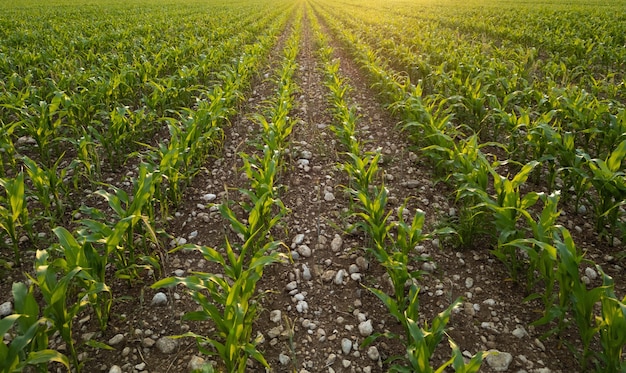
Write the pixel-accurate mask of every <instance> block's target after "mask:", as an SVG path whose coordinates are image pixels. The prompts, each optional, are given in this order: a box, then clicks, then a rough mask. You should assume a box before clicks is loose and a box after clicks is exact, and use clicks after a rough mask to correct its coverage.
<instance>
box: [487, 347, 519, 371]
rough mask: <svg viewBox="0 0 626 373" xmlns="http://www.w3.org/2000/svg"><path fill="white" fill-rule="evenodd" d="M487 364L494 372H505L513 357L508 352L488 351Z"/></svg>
mask: <svg viewBox="0 0 626 373" xmlns="http://www.w3.org/2000/svg"><path fill="white" fill-rule="evenodd" d="M485 360H487V364H488V365H489V366H490V367H491V368H492V369H493V370H494V371H496V372H505V371H506V370H507V369H509V364H511V361H513V356H512V355H511V354H510V353H508V352H501V351H498V350H489V353H488V355H487V357H486V358H485Z"/></svg>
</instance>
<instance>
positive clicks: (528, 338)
mask: <svg viewBox="0 0 626 373" xmlns="http://www.w3.org/2000/svg"><path fill="white" fill-rule="evenodd" d="M312 17H317V15H316V14H315V13H311V12H305V16H304V18H303V21H302V37H301V42H300V43H301V44H300V53H299V55H298V58H297V63H298V66H299V68H298V71H297V73H296V77H295V79H296V83H297V85H298V86H299V89H300V91H299V93H298V94H297V98H296V107H295V109H294V113H293V116H294V117H295V118H297V124H296V126H295V128H294V132H293V134H292V136H291V138H290V143H291V148H290V154H291V155H292V157H291V159H290V160H289V164H288V166H287V167H286V171H285V172H284V173H282V174H281V175H280V178H279V181H278V183H277V184H279V185H282V187H281V198H282V200H283V202H284V203H285V205H286V206H287V207H288V208H289V209H290V213H289V214H288V215H287V216H286V217H285V218H284V220H283V223H282V228H283V229H282V230H281V231H277V232H275V234H276V238H279V239H282V240H283V241H284V243H285V244H286V246H288V247H291V249H296V248H297V247H298V246H299V245H302V244H304V245H307V246H308V247H309V248H310V249H311V254H310V256H302V255H300V257H299V258H298V259H294V260H293V261H289V262H286V263H282V264H278V265H273V266H271V267H269V268H267V269H266V271H265V273H264V275H263V277H262V279H261V281H260V282H259V283H258V284H257V288H258V290H259V294H260V295H261V296H260V298H259V302H260V305H261V312H260V314H259V317H258V320H257V321H256V323H255V324H254V334H257V333H261V334H263V336H264V339H265V341H264V342H263V343H262V344H261V345H260V347H259V349H260V350H261V351H262V352H263V355H264V356H265V358H266V359H267V361H268V362H269V364H270V365H271V367H272V368H271V371H273V372H294V371H297V372H304V371H308V372H331V371H335V372H367V371H370V372H384V371H387V370H388V368H389V364H388V363H387V362H385V360H386V359H387V358H389V357H392V356H396V355H400V356H402V355H403V354H404V351H403V347H402V345H401V344H400V343H399V342H398V341H396V340H390V339H385V338H379V339H377V340H376V341H375V342H373V343H372V345H371V346H375V347H376V349H377V350H378V352H379V355H380V357H379V358H377V359H375V360H372V359H371V358H370V357H369V356H368V353H367V351H368V347H361V348H353V349H352V350H351V351H350V352H349V353H348V354H344V353H343V352H342V347H341V344H342V340H343V339H349V340H350V341H351V342H353V344H354V345H358V344H360V343H361V342H363V340H364V338H363V337H362V336H361V335H360V333H359V330H358V325H359V323H360V321H361V320H362V318H363V317H365V319H367V320H372V323H373V327H374V331H375V332H384V331H390V332H395V333H402V331H401V328H400V326H399V325H398V323H397V322H396V321H395V320H394V318H393V317H392V316H391V315H390V314H389V312H388V311H387V309H386V308H385V307H384V305H383V304H382V303H381V302H380V301H379V300H378V299H377V298H376V297H375V296H374V295H373V294H372V293H371V292H369V291H368V290H367V289H366V287H381V288H385V286H387V285H386V280H385V278H384V275H383V274H384V273H385V271H384V269H383V268H382V267H381V266H380V265H378V264H377V263H376V261H375V259H374V258H372V257H370V256H368V255H367V254H366V252H365V250H364V248H365V247H367V245H368V240H367V238H366V237H364V236H363V235H362V234H348V233H346V230H345V229H344V228H346V227H347V226H348V224H349V223H350V218H349V217H348V216H347V211H348V209H349V206H350V200H349V198H348V197H347V196H346V195H345V193H344V188H345V185H347V182H348V180H347V177H346V175H345V173H343V172H342V171H341V170H340V169H339V168H338V167H337V164H338V163H339V162H341V160H342V159H343V158H342V157H343V156H344V155H343V154H342V151H343V150H342V149H341V147H340V144H339V143H338V141H336V139H335V137H334V136H335V135H334V134H333V132H332V131H331V130H330V125H331V124H333V119H332V115H331V112H330V105H329V103H328V100H327V94H328V91H327V89H326V87H325V86H324V84H323V79H324V75H323V73H322V71H321V65H320V64H321V62H320V60H319V58H318V56H317V54H316V46H315V43H314V35H313V34H312V30H311V26H310V18H312ZM320 23H321V24H322V30H323V32H324V33H325V34H326V35H327V36H328V37H329V40H330V41H331V45H332V47H333V48H334V57H335V58H338V59H339V60H340V61H341V69H340V74H341V76H343V77H344V78H346V79H347V82H349V84H350V86H351V87H352V90H351V92H350V93H349V101H350V104H351V105H355V106H356V107H357V108H358V113H359V116H360V118H359V128H358V131H359V136H360V139H361V140H363V141H365V142H366V148H367V149H376V148H381V149H382V151H383V154H384V163H383V165H382V166H381V168H382V169H383V174H384V175H385V176H384V177H385V180H384V183H385V186H386V187H387V188H388V190H389V193H390V196H391V206H390V207H391V208H394V209H397V208H398V207H400V205H401V204H402V203H403V202H404V201H407V208H408V210H409V211H415V209H421V210H423V211H424V212H425V213H426V217H427V230H433V229H435V228H437V227H439V226H441V225H442V224H443V223H444V222H446V221H450V220H454V219H455V218H456V206H455V205H454V190H452V189H451V188H449V187H448V186H447V185H446V184H445V183H443V182H440V180H438V179H437V177H435V176H434V172H433V169H432V166H431V165H430V164H429V162H428V161H427V160H425V159H423V158H422V157H421V156H420V154H419V152H418V151H417V150H415V149H414V144H412V143H411V142H410V141H409V139H408V136H407V135H406V133H403V131H402V130H401V129H399V128H398V126H397V124H398V123H399V122H400V118H396V117H394V116H393V115H392V114H390V112H389V111H387V110H386V109H385V107H384V103H382V102H381V101H380V99H379V96H378V94H377V92H376V91H375V90H374V89H372V88H370V86H369V82H368V80H367V78H366V76H365V74H364V73H363V72H362V71H361V70H360V69H359V67H358V66H357V65H356V64H355V62H354V61H353V60H352V59H351V57H350V55H349V54H348V53H347V52H346V50H345V49H344V47H343V46H342V45H341V44H340V43H339V42H337V41H336V40H335V38H334V36H333V35H332V33H331V32H330V31H329V30H328V29H327V28H326V27H324V24H323V22H322V20H321V19H320ZM290 29H291V28H290V27H286V28H285V32H284V35H282V37H281V38H280V39H279V40H278V42H277V44H276V47H275V48H274V51H273V52H272V53H271V54H270V57H269V60H268V61H267V63H266V66H265V68H264V69H263V70H262V71H261V72H260V73H259V76H258V77H257V78H256V79H255V81H254V83H253V84H252V88H251V89H250V90H249V91H248V92H247V93H246V100H245V101H244V103H243V104H242V106H241V107H240V109H239V111H238V112H239V114H238V115H237V116H236V117H235V118H232V120H231V124H230V126H228V127H226V128H225V129H224V131H225V133H224V142H223V148H222V151H221V154H217V155H216V156H215V157H211V158H209V159H207V161H206V165H205V168H204V169H202V170H201V172H200V173H199V174H198V175H197V176H196V177H195V179H194V181H193V183H192V185H190V186H189V187H187V189H186V190H185V196H184V198H183V203H182V204H181V205H180V206H178V207H177V208H176V209H175V211H172V213H173V217H172V219H171V220H170V221H168V222H166V224H164V228H165V229H166V230H167V232H168V234H169V235H170V237H171V238H176V237H183V238H188V241H189V242H190V243H194V244H198V245H207V246H209V247H220V246H221V245H223V242H224V237H225V236H227V237H228V238H229V239H231V240H236V239H237V237H236V235H235V234H234V233H233V232H232V231H230V229H229V228H228V224H227V223H226V222H225V221H224V220H223V219H222V218H221V216H220V215H219V213H218V212H217V211H215V209H214V208H211V207H210V206H207V205H206V202H205V201H204V200H203V199H202V196H204V195H205V194H207V193H213V194H215V195H216V196H217V200H216V201H215V202H220V201H225V200H228V199H231V200H233V199H234V200H237V199H239V198H241V194H240V193H239V192H238V189H239V188H246V186H247V181H246V179H245V178H244V177H242V175H241V172H242V171H241V166H242V161H241V159H240V157H239V156H238V153H240V152H246V153H248V154H254V153H255V152H258V150H256V149H255V147H254V146H252V145H251V143H250V142H251V140H252V139H254V138H255V136H256V135H257V134H258V132H259V131H260V128H259V125H258V124H257V123H255V121H254V119H253V118H252V115H253V114H255V113H259V112H263V110H264V108H266V102H267V100H268V99H270V98H271V97H272V96H273V95H274V90H275V86H274V82H273V80H272V79H271V78H272V77H273V75H272V74H274V72H275V70H276V68H277V66H279V63H280V58H281V56H282V53H281V51H282V48H283V47H284V44H285V39H286V37H288V32H289V30H290ZM303 151H310V152H311V154H312V157H311V159H309V162H310V169H308V170H305V169H304V168H302V167H299V164H298V163H297V161H298V159H299V155H301V154H303V153H302V152H303ZM120 174H124V172H120ZM118 178H119V175H118ZM538 188H541V186H538ZM327 192H330V193H332V194H333V195H334V197H335V199H334V200H332V201H327V200H326V199H324V195H325V194H326V193H327ZM561 220H562V223H563V224H564V225H565V226H566V227H568V228H571V230H572V233H573V235H574V238H575V242H576V243H577V245H578V246H579V247H580V248H581V250H583V251H584V252H585V253H586V257H587V258H588V259H591V260H593V261H594V262H596V263H597V264H599V265H600V266H602V268H603V269H604V270H605V271H606V272H607V273H608V274H609V275H611V276H613V277H614V279H615V281H616V293H617V295H618V296H620V297H622V296H623V295H624V293H625V285H626V281H624V271H623V270H622V268H623V266H624V265H625V263H624V260H623V259H621V260H620V259H619V258H620V252H623V250H624V248H623V247H612V246H610V245H608V244H606V243H605V241H604V240H601V239H599V238H598V236H597V234H596V233H595V232H594V231H593V227H592V226H591V225H590V224H589V223H588V221H587V220H588V217H587V216H586V215H584V214H580V213H578V212H576V211H572V210H571V208H569V206H563V215H562V217H561ZM194 231H197V235H196V236H195V237H193V238H189V237H190V234H192V232H194ZM299 234H302V235H304V236H303V241H302V243H301V244H293V245H292V242H293V240H294V239H295V238H296V236H297V235H299ZM192 236H193V235H192ZM336 237H340V238H341V241H342V245H341V248H340V249H339V250H335V251H333V250H332V249H331V246H332V245H331V242H332V241H333V240H335V239H336ZM171 238H167V239H163V242H162V250H161V251H162V259H163V262H162V271H161V272H159V271H156V272H150V273H146V275H145V277H144V278H143V281H134V282H132V283H128V282H125V281H121V280H116V279H115V278H114V277H113V276H112V277H111V279H110V286H111V287H112V289H113V291H114V296H115V302H114V304H113V309H112V316H111V319H110V320H109V323H108V327H107V329H106V331H104V332H100V331H99V329H98V325H97V323H96V322H95V317H93V315H90V314H89V313H87V314H85V315H81V320H80V321H77V322H76V324H75V325H76V331H75V338H76V340H77V341H79V342H80V343H82V342H84V341H86V340H87V339H88V337H89V338H93V339H95V340H97V341H99V342H103V343H109V341H110V340H111V339H112V338H113V337H114V336H116V335H117V334H122V335H123V339H122V341H121V342H119V343H117V344H115V345H114V346H112V347H113V349H112V350H105V349H95V348H92V347H88V346H86V345H84V344H81V347H80V352H81V359H82V361H83V362H84V368H83V371H84V372H99V371H100V372H108V371H109V370H110V368H111V367H112V366H113V365H118V366H120V367H121V368H122V371H123V372H132V371H143V372H155V373H161V372H163V373H164V372H186V371H189V368H188V365H189V362H190V360H191V359H192V358H193V357H203V358H204V359H206V360H207V361H208V360H211V358H210V357H207V356H206V355H204V356H203V355H202V354H201V353H200V352H199V351H198V346H197V345H196V342H195V340H193V339H192V338H182V339H180V340H178V341H179V344H178V346H177V348H176V349H175V350H174V351H173V352H172V353H170V354H164V353H162V352H160V351H159V350H158V349H157V348H156V347H154V346H152V345H153V344H154V341H156V340H158V339H159V337H162V336H170V335H179V334H182V333H185V332H189V331H191V332H194V333H196V334H200V335H210V332H211V330H212V328H213V326H212V325H211V323H209V322H190V321H183V320H182V318H181V317H182V315H184V314H185V313H186V312H189V311H193V310H195V309H196V308H197V305H196V304H195V303H194V302H193V300H191V298H190V297H189V295H188V294H186V292H185V289H183V288H174V289H169V290H165V293H166V295H167V298H168V302H167V304H166V305H164V306H154V305H152V304H151V300H152V299H153V296H154V294H155V293H156V292H157V290H155V289H152V288H151V287H150V286H151V285H152V284H153V283H154V282H155V280H157V279H159V278H161V277H165V276H171V275H173V274H174V273H175V271H177V270H178V271H183V273H190V272H192V271H203V272H217V271H219V268H218V267H217V266H214V265H212V264H211V263H209V262H207V261H206V260H205V259H203V258H202V257H201V256H200V255H199V254H198V253H196V252H187V251H175V252H169V253H167V252H166V251H167V250H166V249H169V241H170V239H171ZM489 242H490V240H488V239H485V240H482V241H481V240H477V241H476V242H474V244H473V245H472V246H470V247H466V248H464V249H457V248H455V247H454V245H453V244H452V242H451V241H450V242H449V241H447V240H444V239H442V240H437V241H435V242H431V241H427V242H425V243H424V245H423V246H422V247H420V250H421V251H420V252H419V255H420V256H421V257H423V258H429V260H431V261H432V263H434V264H435V266H436V269H435V270H434V271H432V272H430V273H429V274H427V275H425V276H424V277H423V279H422V280H421V281H420V284H419V285H420V286H421V293H420V313H421V315H422V318H421V320H420V321H421V322H429V321H430V320H432V319H433V317H434V316H435V315H436V314H437V313H439V312H441V311H443V310H444V309H445V308H446V307H448V305H450V304H451V303H452V302H453V301H454V300H455V299H457V298H458V297H463V301H462V304H461V306H460V307H459V308H458V309H457V310H456V311H455V312H454V313H453V316H452V318H451V320H450V323H449V326H448V332H447V333H448V335H449V337H450V338H451V339H452V340H454V341H455V342H456V343H457V344H458V345H459V347H460V349H461V351H467V352H469V354H475V353H477V352H478V351H486V350H490V349H496V350H499V351H502V352H509V353H511V354H512V355H513V362H512V363H511V364H510V367H509V369H508V371H523V370H525V371H537V372H550V371H552V372H577V371H581V368H580V367H579V365H578V363H577V360H576V358H575V356H574V354H573V353H572V351H570V349H568V348H567V347H566V346H567V344H568V343H569V344H571V345H573V349H574V350H576V351H579V350H580V341H578V337H577V333H576V332H575V330H572V331H566V332H565V333H563V334H562V335H560V336H559V337H556V336H550V337H547V338H545V339H544V338H542V334H543V333H545V332H546V331H547V330H548V329H549V328H548V327H537V328H534V327H532V326H530V323H531V322H532V321H534V320H537V319H538V318H539V317H540V315H541V310H542V306H541V304H540V303H539V302H537V301H531V302H525V301H524V298H525V297H526V296H527V295H528V294H527V291H526V288H525V286H524V283H523V279H522V280H521V281H520V282H516V281H513V280H512V279H511V278H510V273H509V271H508V270H507V268H506V267H505V266H504V265H503V264H502V263H501V262H499V261H498V260H497V259H496V258H495V257H493V255H492V254H491V253H490V250H491V249H492V247H491V246H490V244H489ZM31 260H32V259H31ZM352 265H356V267H355V266H352ZM414 265H415V266H416V267H417V266H421V265H422V262H421V261H419V262H418V261H416V262H415V263H414ZM351 266H352V267H351ZM23 268H28V265H25V266H24V267H22V268H17V269H13V270H9V271H8V272H7V273H5V274H4V275H3V278H2V280H1V281H0V303H2V302H4V301H7V300H10V296H9V294H10V288H11V284H12V283H13V282H14V281H24V280H25V277H24V275H23V274H22V271H23V270H24V269H23ZM306 268H308V269H309V270H310V272H311V275H312V278H311V279H310V280H305V278H304V276H303V273H304V272H305V269H306ZM340 270H344V271H346V273H352V272H355V273H359V274H360V280H354V279H353V278H351V277H350V276H349V275H346V276H345V278H344V280H343V281H342V282H341V283H340V284H336V283H335V282H334V278H335V275H336V274H337V272H338V271H340ZM581 270H584V268H581ZM355 278H358V277H356V276H355ZM293 281H295V282H296V288H295V289H292V290H287V286H288V284H289V283H291V282H293ZM591 285H592V286H598V285H600V280H599V279H597V280H595V281H594V282H593V283H592V284H591ZM296 294H301V295H303V296H304V299H305V300H306V302H307V304H308V310H307V311H304V312H299V311H298V309H297V307H296V305H297V301H298V299H297V297H296ZM275 310H280V311H281V317H279V319H278V320H276V319H274V320H271V318H270V314H271V311H275ZM359 318H361V320H360V319H359ZM521 328H523V330H524V331H525V333H524V334H523V335H521V336H520V337H517V336H514V335H513V331H514V330H515V329H521ZM274 332H277V334H278V335H277V336H276V337H275V338H272V337H271V336H270V334H272V333H274ZM594 343H597V341H596V342H594ZM57 347H60V349H61V350H62V346H60V344H57ZM281 355H282V356H281ZM333 355H335V358H333ZM285 356H286V357H287V358H285ZM449 357H450V349H449V347H448V344H447V343H446V341H445V340H444V341H442V342H441V344H440V347H439V348H438V350H437V351H436V353H435V356H434V358H433V364H434V365H436V366H438V364H441V363H443V362H444V361H446V360H447V359H448V358H449ZM55 368H56V367H55ZM55 368H53V369H55ZM140 368H141V369H140ZM59 369H60V368H59ZM542 369H543V370H542ZM249 371H250V372H256V371H264V369H263V368H262V367H261V366H260V365H259V364H258V363H251V364H250V366H249ZM492 371H493V370H492V369H491V368H490V367H489V365H488V364H487V363H483V366H482V368H481V372H492Z"/></svg>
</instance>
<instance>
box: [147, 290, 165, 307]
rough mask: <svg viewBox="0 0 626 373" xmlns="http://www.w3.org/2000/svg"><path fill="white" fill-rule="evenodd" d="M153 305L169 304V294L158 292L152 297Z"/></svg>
mask: <svg viewBox="0 0 626 373" xmlns="http://www.w3.org/2000/svg"><path fill="white" fill-rule="evenodd" d="M150 304H152V305H153V306H164V305H166V304H167V295H165V293H163V292H158V293H156V294H154V297H152V302H150Z"/></svg>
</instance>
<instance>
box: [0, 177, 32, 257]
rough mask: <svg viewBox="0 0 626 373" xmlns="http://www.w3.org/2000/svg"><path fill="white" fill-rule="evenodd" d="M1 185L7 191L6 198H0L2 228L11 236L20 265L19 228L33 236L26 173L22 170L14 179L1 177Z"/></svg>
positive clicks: (0, 224)
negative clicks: (27, 198)
mask: <svg viewBox="0 0 626 373" xmlns="http://www.w3.org/2000/svg"><path fill="white" fill-rule="evenodd" d="M0 186H2V187H3V188H4V190H5V193H6V199H4V200H0V228H2V230H3V231H4V232H6V234H7V235H8V236H9V240H10V241H11V243H10V245H11V246H12V248H13V257H14V259H15V264H16V265H18V266H19V265H20V263H21V257H22V255H21V252H20V247H19V236H18V235H19V230H18V228H20V227H22V228H24V229H25V230H26V232H27V234H28V236H29V237H31V238H32V237H33V232H32V229H31V225H30V221H29V219H28V207H27V205H26V193H25V187H24V173H23V172H20V173H19V174H17V176H16V177H15V178H13V179H9V178H7V179H2V178H0ZM4 204H6V205H7V207H5V206H4Z"/></svg>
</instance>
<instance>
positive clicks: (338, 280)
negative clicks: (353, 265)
mask: <svg viewBox="0 0 626 373" xmlns="http://www.w3.org/2000/svg"><path fill="white" fill-rule="evenodd" d="M345 274H346V271H344V270H343V269H340V270H339V271H337V274H335V279H334V280H333V282H334V283H335V285H342V284H343V277H344V276H345Z"/></svg>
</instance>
